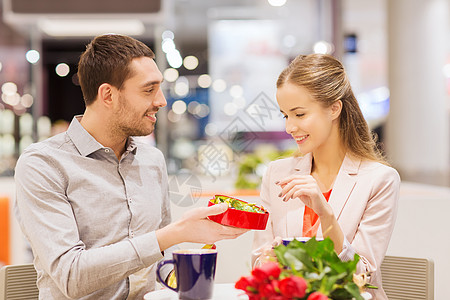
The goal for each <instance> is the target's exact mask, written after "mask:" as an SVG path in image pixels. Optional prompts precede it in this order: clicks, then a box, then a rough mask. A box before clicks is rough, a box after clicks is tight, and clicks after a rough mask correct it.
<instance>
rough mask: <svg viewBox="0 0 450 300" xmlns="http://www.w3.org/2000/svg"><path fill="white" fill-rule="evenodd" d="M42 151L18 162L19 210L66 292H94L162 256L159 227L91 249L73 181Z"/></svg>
mask: <svg viewBox="0 0 450 300" xmlns="http://www.w3.org/2000/svg"><path fill="white" fill-rule="evenodd" d="M41 150H42V149H41ZM42 152H45V151H37V150H36V149H35V150H33V151H26V152H24V153H23V154H22V155H21V157H20V158H19V160H18V162H17V165H16V169H15V182H16V202H15V208H14V209H15V213H16V217H17V219H18V221H19V224H20V226H21V228H22V231H23V232H24V234H25V236H26V237H27V239H28V240H29V242H30V244H31V246H32V249H33V252H34V255H35V257H38V258H39V259H38V260H37V263H38V264H39V268H42V269H44V270H45V272H46V273H48V274H49V276H50V277H51V278H52V279H53V281H54V282H55V283H56V285H57V286H58V288H59V289H60V291H61V292H62V293H63V294H64V295H65V296H66V297H68V298H80V297H82V296H85V295H88V294H90V293H92V292H94V291H96V290H99V289H102V288H105V287H107V286H109V285H111V284H113V283H116V282H118V281H120V280H123V279H125V278H126V277H127V276H129V275H130V274H132V273H134V272H136V271H138V270H140V269H142V268H144V267H148V266H150V265H151V264H154V263H155V262H157V261H158V260H160V259H162V257H163V256H162V254H161V252H160V250H159V245H158V242H157V239H156V234H155V232H154V231H153V232H148V233H146V234H144V235H140V236H137V237H134V238H131V239H126V240H122V241H119V242H116V243H113V244H110V245H107V246H104V247H99V248H92V249H86V246H85V244H84V243H83V241H82V240H81V239H80V236H79V233H78V227H77V220H76V219H75V216H74V214H73V211H72V207H71V204H70V201H69V199H68V198H67V196H66V193H65V191H66V187H67V185H68V180H67V178H64V176H63V175H62V174H61V173H60V171H59V170H58V167H56V164H55V162H53V161H52V158H51V157H49V156H48V155H45V154H44V153H42Z"/></svg>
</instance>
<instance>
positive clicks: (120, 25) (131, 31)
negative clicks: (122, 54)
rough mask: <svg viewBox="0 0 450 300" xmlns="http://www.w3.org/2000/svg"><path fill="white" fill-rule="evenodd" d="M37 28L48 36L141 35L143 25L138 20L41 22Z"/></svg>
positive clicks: (143, 28)
mask: <svg viewBox="0 0 450 300" xmlns="http://www.w3.org/2000/svg"><path fill="white" fill-rule="evenodd" d="M38 26H39V28H40V29H41V30H42V31H43V32H44V33H46V34H48V35H50V36H96V35H100V34H105V33H116V34H124V35H141V34H143V33H144V32H145V26H144V24H143V23H142V22H141V21H139V20H117V19H114V20H105V19H102V20H93V19H89V20H87V19H86V20H84V19H69V20H54V19H53V20H49V19H47V20H42V21H40V22H39V23H38Z"/></svg>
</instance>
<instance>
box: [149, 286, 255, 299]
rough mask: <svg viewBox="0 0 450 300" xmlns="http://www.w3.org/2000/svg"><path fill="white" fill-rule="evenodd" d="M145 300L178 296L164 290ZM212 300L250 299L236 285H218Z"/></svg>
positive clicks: (155, 292) (150, 294) (150, 295)
mask: <svg viewBox="0 0 450 300" xmlns="http://www.w3.org/2000/svg"><path fill="white" fill-rule="evenodd" d="M144 300H178V294H177V293H175V292H174V291H172V290H169V289H162V290H158V291H154V292H150V293H147V294H145V296H144ZM212 300H248V297H247V295H245V294H244V291H241V290H237V289H235V288H234V283H216V284H214V295H213V297H212Z"/></svg>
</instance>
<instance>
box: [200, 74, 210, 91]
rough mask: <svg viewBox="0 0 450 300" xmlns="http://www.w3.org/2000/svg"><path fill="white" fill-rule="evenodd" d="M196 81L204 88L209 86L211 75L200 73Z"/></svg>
mask: <svg viewBox="0 0 450 300" xmlns="http://www.w3.org/2000/svg"><path fill="white" fill-rule="evenodd" d="M197 83H198V85H199V86H200V87H202V88H204V89H206V88H209V87H210V86H211V83H212V80H211V76H209V75H208V74H203V75H200V76H199V77H198V79H197Z"/></svg>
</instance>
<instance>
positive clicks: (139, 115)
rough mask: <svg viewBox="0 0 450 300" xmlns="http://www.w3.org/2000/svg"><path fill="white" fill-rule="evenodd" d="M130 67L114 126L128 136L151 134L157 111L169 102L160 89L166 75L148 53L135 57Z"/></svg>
mask: <svg viewBox="0 0 450 300" xmlns="http://www.w3.org/2000/svg"><path fill="white" fill-rule="evenodd" d="M130 69H131V75H130V77H129V78H128V79H127V80H126V81H125V82H124V84H123V86H122V89H121V90H120V91H118V93H119V96H118V104H117V109H115V112H114V121H113V122H112V123H113V124H114V128H113V130H114V131H115V133H116V134H119V135H124V136H125V137H129V136H144V135H149V134H150V133H152V132H153V130H154V128H155V122H156V112H157V111H158V110H159V108H161V107H164V106H166V104H167V102H166V99H165V98H164V95H163V93H162V91H161V83H162V81H163V76H162V74H161V72H160V71H159V70H158V67H157V66H156V63H155V62H154V61H153V59H151V58H149V57H139V58H135V59H133V60H132V61H131V63H130Z"/></svg>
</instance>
